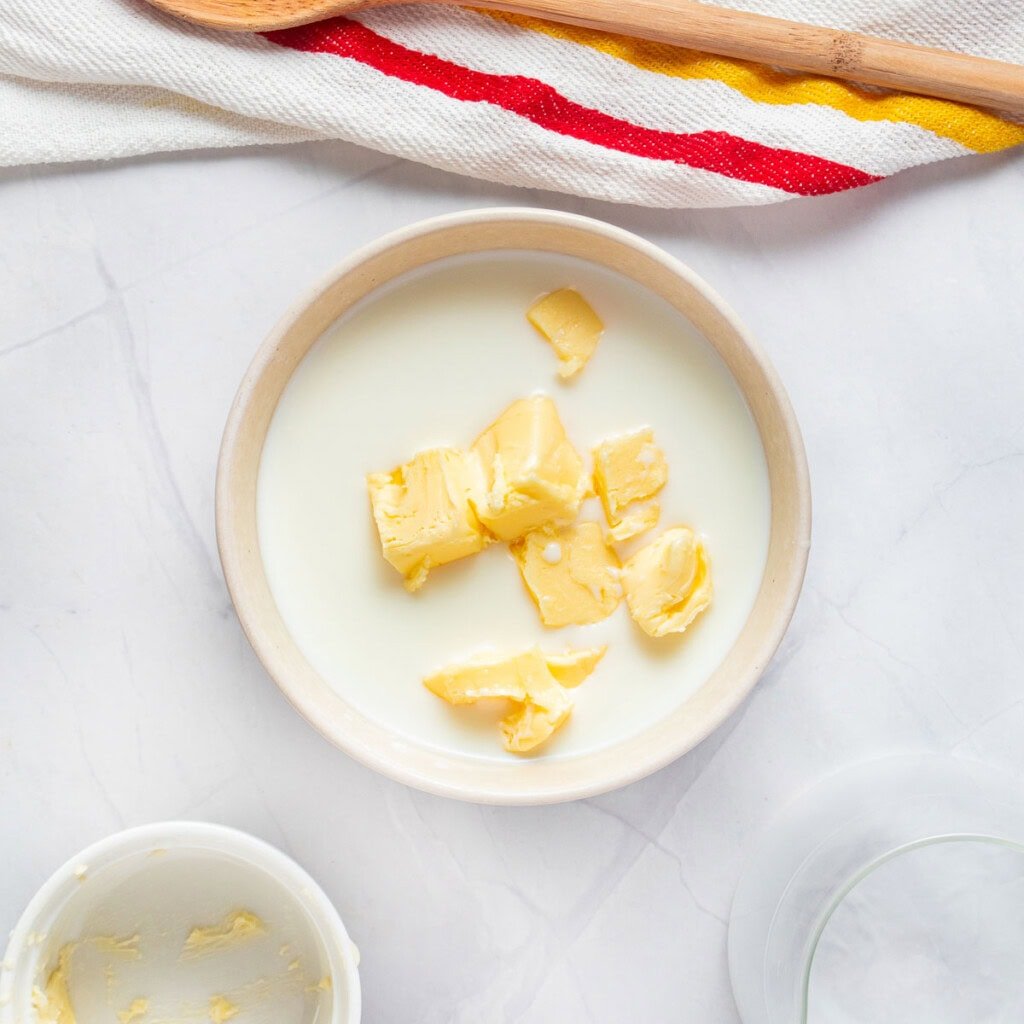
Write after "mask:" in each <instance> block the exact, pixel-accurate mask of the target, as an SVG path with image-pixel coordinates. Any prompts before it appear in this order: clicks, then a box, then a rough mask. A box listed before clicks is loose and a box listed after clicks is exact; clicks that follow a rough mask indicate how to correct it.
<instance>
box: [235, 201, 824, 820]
mask: <svg viewBox="0 0 1024 1024" xmlns="http://www.w3.org/2000/svg"><path fill="white" fill-rule="evenodd" d="M503 250H504V251H509V250H516V251H524V250H525V251H527V252H529V251H533V252H540V253H558V254H564V255H567V256H570V257H575V258H577V259H582V260H586V261H588V262H590V263H592V264H596V265H598V266H600V267H604V268H608V269H610V270H612V271H616V272H618V273H619V274H621V275H623V276H625V277H627V278H630V279H632V280H633V281H635V282H638V283H639V284H640V285H642V286H643V287H644V288H646V289H648V290H649V291H651V292H652V293H654V294H655V295H657V296H660V298H661V299H663V300H665V301H666V302H667V303H668V304H669V305H670V306H672V307H674V308H675V310H676V311H678V312H679V313H681V314H682V315H683V317H685V318H686V319H688V320H689V321H690V323H691V324H692V325H693V326H694V327H696V329H697V331H698V332H699V333H700V334H702V335H703V336H704V338H705V339H706V340H707V341H708V342H709V343H710V345H711V346H712V347H713V348H714V349H715V350H716V351H717V353H718V355H719V356H720V357H721V359H722V361H723V362H724V364H725V366H726V368H727V369H728V371H729V372H730V373H731V375H732V376H733V378H734V380H735V381H736V384H737V385H738V387H739V390H740V391H741V393H742V395H743V397H744V399H745V401H746V403H747V406H748V407H749V410H750V413H751V415H752V417H753V420H754V422H755V424H756V428H757V431H758V433H759V435H760V439H761V443H762V446H763V449H764V454H765V463H766V465H767V473H768V481H769V485H770V490H771V524H770V535H769V539H768V553H767V561H766V565H765V569H764V573H763V576H762V578H761V585H760V590H759V592H758V594H757V597H756V599H755V601H754V604H753V607H752V609H751V611H750V614H749V616H748V618H747V620H746V623H745V625H744V626H743V628H742V630H740V632H739V635H738V637H737V638H736V640H735V643H734V644H733V646H732V648H731V649H730V650H729V651H728V653H727V654H726V655H725V657H724V658H723V659H722V660H721V662H720V664H719V665H718V667H717V669H716V670H714V671H713V672H711V673H710V675H709V676H708V677H707V679H706V680H705V682H704V683H703V685H702V686H701V687H700V688H699V690H698V691H697V692H696V693H695V694H693V695H692V696H691V697H689V698H688V699H687V700H685V702H683V703H681V704H680V705H679V706H677V707H676V708H675V709H674V710H673V711H672V713H670V714H667V715H665V716H664V717H663V718H660V719H659V720H657V721H656V722H654V723H653V724H650V725H648V726H647V727H645V728H643V729H642V730H641V731H640V732H639V733H633V734H631V735H624V736H623V737H622V739H621V740H618V741H615V742H612V743H611V744H610V745H606V746H604V747H601V748H599V749H593V750H588V751H586V752H582V753H580V754H578V755H573V756H566V757H550V758H546V757H538V758H530V759H521V760H518V761H516V760H514V759H511V758H508V759H499V758H497V757H495V758H487V757H471V756H461V755H460V754H459V753H458V752H450V751H445V750H441V749H438V748H437V746H430V745H428V744H427V743H426V742H424V743H419V742H417V740H416V739H415V738H412V739H410V737H409V735H408V734H406V735H399V734H398V733H397V731H396V730H394V729H392V728H389V727H388V725H387V724H383V723H381V722H379V721H376V720H373V719H371V718H370V717H368V716H367V715H365V714H363V713H362V712H361V711H360V709H359V708H357V707H356V706H354V705H353V704H352V703H351V702H349V701H348V700H346V699H345V697H344V696H343V695H341V694H340V693H338V692H337V691H336V690H335V689H334V688H332V687H331V685H330V684H329V683H328V682H327V681H326V680H325V679H324V678H323V677H322V676H321V675H320V674H319V673H318V672H317V671H316V670H315V669H314V668H313V667H312V665H311V664H310V662H309V660H308V659H307V657H306V656H305V655H304V653H303V651H302V650H300V648H299V645H298V644H297V643H296V641H295V639H294V638H293V636H292V635H291V633H290V631H289V629H288V627H287V625H286V624H285V622H284V620H283V618H282V615H281V613H280V611H279V609H278V607H277V605H276V603H275V600H274V596H273V594H272V592H271V588H270V584H269V582H268V579H267V573H266V569H265V566H264V564H263V559H262V555H261V551H260V541H259V532H258V524H257V484H258V477H259V471H260V460H261V456H262V452H263V445H264V441H265V439H266V436H267V432H268V429H269V427H270V424H271V420H272V419H273V416H274V412H275V409H276V408H277V404H278V401H279V399H280V398H281V395H282V393H283V391H284V389H285V387H286V386H287V384H288V382H289V380H290V378H291V376H292V374H293V373H294V371H295V369H296V368H297V367H298V365H299V363H300V362H301V361H302V359H303V358H304V356H305V355H306V353H307V352H308V351H309V350H310V348H311V347H312V346H313V345H314V343H315V342H316V341H317V339H318V338H319V337H320V336H321V335H322V334H323V333H324V331H325V330H326V329H327V328H328V327H329V326H330V325H331V324H332V323H333V322H334V321H335V320H337V319H338V318H339V317H340V316H341V315H342V314H344V313H345V312H346V311H348V310H349V309H351V308H352V306H353V305H354V304H355V303H357V302H359V300H361V299H363V298H364V297H366V296H368V295H370V294H371V293H372V292H374V291H375V290H376V289H378V288H379V287H381V286H382V285H384V284H387V283H388V282H390V281H392V280H393V279H395V278H397V277H398V276H399V275H402V274H405V273H407V272H409V271H412V270H415V269H417V268H420V267H423V266H426V265H428V264H431V263H433V262H435V261H437V260H440V259H444V258H447V257H451V256H459V255H464V254H478V253H493V252H500V251H503ZM217 539H218V545H219V548H220V555H221V562H222V565H223V567H224V574H225V578H226V580H227V584H228V588H229V590H230V592H231V597H232V600H233V601H234V604H235V608H236V610H237V612H238V616H239V619H240V620H241V623H242V627H243V629H244V630H245V632H246V635H247V636H248V638H249V640H250V642H251V643H252V645H253V647H254V649H255V651H256V653H257V655H258V656H259V658H260V660H261V661H262V662H263V664H264V666H265V667H266V669H267V671H268V672H269V673H270V675H271V676H272V677H273V679H274V680H275V681H276V682H277V684H278V686H279V687H280V688H281V690H282V691H283V692H284V694H285V695H286V696H287V698H288V699H289V700H290V701H291V703H292V704H293V705H294V706H295V707H296V708H297V709H298V711H299V712H300V713H301V714H302V715H303V716H304V717H305V718H306V719H307V720H308V721H309V722H310V723H311V724H312V725H313V726H315V727H316V728H317V729H318V730H319V731H320V732H321V733H322V734H323V735H324V736H326V737H327V738H328V739H330V740H331V741H332V742H334V743H336V744H337V745H338V746H339V747H341V748H342V749H343V750H345V751H346V752H347V753H348V754H350V755H351V756H352V757H354V758H356V759H357V760H359V761H361V762H362V763H364V764H366V765H368V766H370V767H372V768H374V769H376V770H377V771H379V772H381V773H382V774H384V775H387V776H390V777H391V778H394V779H397V780H399V781H401V782H404V783H407V784H408V785H411V786H415V787H417V788H420V789H424V790H427V791H429V792H433V793H438V794H442V795H446V796H451V797H457V798H460V799H465V800H474V801H479V802H490V803H505V804H517V803H518V804H538V803H550V802H555V801H560V800H570V799H576V798H579V797H584V796H589V795H592V794H595V793H599V792H603V791H606V790H609V789H613V788H615V787H618V786H622V785H625V784H627V783H630V782H633V781H635V780H637V779H640V778H642V777H643V776H645V775H647V774H649V773H650V772H652V771H655V770H656V769H658V768H660V767H662V766H664V765H666V764H668V763H669V762H670V761H672V760H674V759H675V758H677V757H679V756H680V755H681V754H683V753H685V752H686V751H688V750H690V749H691V748H692V747H693V746H695V745H696V744H697V743H699V742H700V741H701V740H702V739H704V738H705V737H706V736H707V735H708V734H709V733H711V732H712V731H713V730H714V729H715V728H717V726H719V725H720V724H721V723H722V722H723V721H724V720H725V719H726V718H727V717H728V716H729V715H730V714H731V713H732V712H733V711H734V710H735V709H736V707H737V706H738V705H739V704H740V702H741V701H742V700H743V698H744V697H745V696H746V695H747V694H748V693H749V692H750V690H751V688H752V687H753V685H754V683H755V682H756V681H757V679H758V677H759V676H760V675H761V673H762V672H763V671H764V668H765V666H766V664H767V663H768V660H769V659H770V658H771V656H772V654H773V653H774V651H775V649H776V647H777V646H778V644H779V642H780V640H781V639H782V636H783V634H784V632H785V629H786V627H787V625H788V623H789V620H790V617H791V615H792V612H793V609H794V607H795V605H796V601H797V597H798V595H799V592H800V587H801V584H802V581H803V576H804V569H805V567H806V561H807V552H808V547H809V543H810V490H809V485H808V479H807V467H806V461H805V456H804V449H803V442H802V440H801V437H800V432H799V429H798V427H797V424H796V421H795V419H794V416H793V412H792V409H791V407H790V404H789V401H788V399H787V397H786V394H785V391H784V390H783V388H782V385H781V383H780V382H779V380H778V378H777V377H776V375H775V372H774V370H773V369H772V368H771V366H770V365H769V363H768V361H767V359H766V358H765V356H764V354H763V353H762V352H761V351H760V349H759V348H758V347H757V346H756V344H755V343H754V342H753V341H752V340H751V339H750V337H749V336H748V334H747V333H746V331H745V330H744V328H743V327H742V326H741V325H740V324H739V322H738V321H737V320H736V318H735V316H734V315H733V314H732V313H731V311H730V310H729V309H728V307H727V306H726V305H725V303H724V302H723V301H722V300H721V299H720V298H719V297H718V296H717V295H716V294H715V293H714V292H713V291H712V290H711V289H710V288H709V287H708V285H707V284H705V283H704V282H703V281H702V280H701V279H700V278H699V277H697V276H696V275H695V274H694V273H693V272H692V271H691V270H689V269H688V268H687V267H685V266H684V265H683V264H681V263H679V262H678V261H677V260H675V259H673V258H672V257H671V256H669V255H668V254H667V253H665V252H663V251H662V250H660V249H658V248H656V247H655V246H653V245H651V244H649V243H648V242H645V241H643V240H642V239H640V238H638V237H636V236H635V235H631V234H629V233H628V232H625V231H622V230H620V229H618V228H614V227H611V226H610V225H607V224H604V223H601V222H599V221H595V220H590V219H588V218H584V217H577V216H573V215H570V214H563V213H556V212H552V211H538V210H526V209H499V210H483V211H472V212H469V213H462V214H456V215H453V216H447V217H440V218H437V219H435V220H430V221H426V222H423V223H420V224H416V225H413V226H412V227H410V228H407V229H405V230H403V231H398V232H395V233H393V234H391V235H388V236H386V237H385V238H382V239H380V240H379V241H377V242H375V243H373V244H371V245H369V246H367V247H365V248H364V249H362V250H360V251H359V252H357V253H355V254H354V255H353V256H351V257H350V258H349V259H347V260H346V261H345V262H344V263H342V264H341V265H340V266H339V267H338V268H337V269H336V270H335V271H334V272H332V273H331V274H330V275H329V276H328V277H327V279H326V280H325V281H323V282H321V283H320V284H318V285H317V286H316V287H315V288H314V289H313V290H312V292H310V293H309V294H307V295H306V296H304V297H303V298H301V299H300V300H299V301H298V303H297V304H296V305H295V306H294V307H293V308H292V309H291V310H290V311H289V312H288V313H287V314H286V315H285V317H284V319H283V320H282V321H281V322H280V323H279V324H278V326H277V327H276V328H275V329H274V331H273V332H272V333H271V335H270V337H269V338H268V339H267V340H266V341H265V342H264V343H263V345H262V347H261V348H260V350H259V351H258V353H257V354H256V357H255V359H254V361H253V363H252V365H251V366H250V368H249V370H248V372H247V373H246V375H245V378H244V379H243V381H242V384H241V386H240V388H239V391H238V395H237V397H236V399H235V402H234V405H233V407H232V409H231V413H230V416H229V418H228V422H227V427H226V430H225V434H224V441H223V446H222V449H221V457H220V465H219V469H218V478H217ZM414 682H415V681H413V684H414ZM411 685H412V684H411Z"/></svg>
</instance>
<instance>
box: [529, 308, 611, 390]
mask: <svg viewBox="0 0 1024 1024" xmlns="http://www.w3.org/2000/svg"><path fill="white" fill-rule="evenodd" d="M526 319H527V320H529V321H530V323H531V324H533V326H534V327H535V328H536V329H537V330H538V331H539V332H540V333H541V335H543V337H545V338H547V340H548V341H550V342H551V347H552V348H553V349H554V350H555V355H556V356H558V375H559V376H560V377H571V376H573V374H576V373H579V371H580V370H582V369H583V367H584V366H585V365H586V363H587V361H588V360H589V359H590V357H591V356H592V355H593V354H594V350H595V349H596V348H597V343H598V342H599V341H600V340H601V335H602V334H603V333H604V324H603V323H601V320H600V318H599V317H598V315H597V314H596V313H595V312H594V311H593V309H591V308H590V304H589V303H588V302H587V300H586V299H585V298H583V296H582V295H580V293H579V292H577V291H573V289H572V288H560V289H559V290H558V291H557V292H551V293H550V294H548V295H545V296H543V297H542V298H540V299H538V300H537V301H536V302H535V303H534V304H533V305H532V306H531V307H530V308H529V309H528V310H527V312H526Z"/></svg>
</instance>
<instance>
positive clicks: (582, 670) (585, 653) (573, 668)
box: [544, 645, 608, 689]
mask: <svg viewBox="0 0 1024 1024" xmlns="http://www.w3.org/2000/svg"><path fill="white" fill-rule="evenodd" d="M607 650H608V648H607V647H606V646H604V645H602V646H601V647H584V648H581V649H580V650H578V651H566V652H565V654H545V655H544V660H545V661H546V662H547V663H548V671H549V672H550V673H551V674H552V675H553V676H554V677H555V679H556V680H557V681H558V682H559V683H560V684H561V685H562V686H565V687H568V688H570V689H573V688H575V687H577V686H579V685H580V683H582V682H583V680H584V679H586V678H587V676H589V675H590V673H591V672H593V671H594V669H595V668H596V667H597V663H598V662H599V661H600V660H601V659H602V658H603V657H604V656H605V652H606V651H607Z"/></svg>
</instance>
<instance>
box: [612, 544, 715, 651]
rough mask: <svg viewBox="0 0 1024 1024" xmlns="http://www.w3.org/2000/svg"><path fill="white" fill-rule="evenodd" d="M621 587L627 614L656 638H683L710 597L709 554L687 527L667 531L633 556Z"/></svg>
mask: <svg viewBox="0 0 1024 1024" xmlns="http://www.w3.org/2000/svg"><path fill="white" fill-rule="evenodd" d="M622 584H623V587H624V588H625V591H626V604H627V605H628V606H629V613H630V615H632V616H633V619H634V620H635V621H636V623H637V625H638V626H639V627H640V628H641V629H642V630H643V631H644V632H645V633H646V634H647V635H648V636H654V637H659V636H666V635H667V634H669V633H682V632H683V631H684V630H685V629H686V628H687V627H688V626H689V625H690V623H691V622H693V620H694V619H695V618H697V616H698V615H700V613H701V612H702V611H704V610H705V609H706V608H707V607H708V605H710V604H711V598H712V595H713V587H712V584H711V565H710V562H709V560H708V553H707V551H706V550H705V548H704V544H703V542H702V541H701V540H700V539H699V538H698V537H697V536H696V534H695V533H694V532H693V530H691V529H690V528H689V527H688V526H675V527H673V528H672V529H669V530H666V531H665V532H664V533H663V534H661V536H660V537H657V538H656V539H655V540H653V541H652V542H651V543H650V544H648V545H647V546H646V547H643V548H641V549H640V550H639V551H638V552H637V553H636V554H635V555H633V557H632V558H630V559H629V561H627V562H626V564H625V565H624V566H623V567H622Z"/></svg>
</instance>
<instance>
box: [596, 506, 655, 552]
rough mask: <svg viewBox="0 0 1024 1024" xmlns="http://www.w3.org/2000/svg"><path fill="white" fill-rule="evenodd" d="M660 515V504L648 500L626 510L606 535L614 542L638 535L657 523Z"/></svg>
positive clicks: (619, 542) (621, 541) (617, 542)
mask: <svg viewBox="0 0 1024 1024" xmlns="http://www.w3.org/2000/svg"><path fill="white" fill-rule="evenodd" d="M660 517H661V506H660V505H659V504H658V503H657V502H656V501H651V502H648V503H647V504H646V505H641V506H640V507H639V508H637V509H635V510H633V511H631V512H627V513H626V514H625V515H624V516H623V517H622V518H621V519H620V520H619V521H618V523H616V524H615V526H612V527H611V528H610V529H609V530H608V536H609V537H611V539H612V541H613V542H614V543H615V544H621V543H623V542H624V541H627V540H632V539H633V538H634V537H639V536H640V534H641V533H646V532H647V531H648V530H651V529H653V528H654V527H655V526H657V525H658V519H659V518H660Z"/></svg>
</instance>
